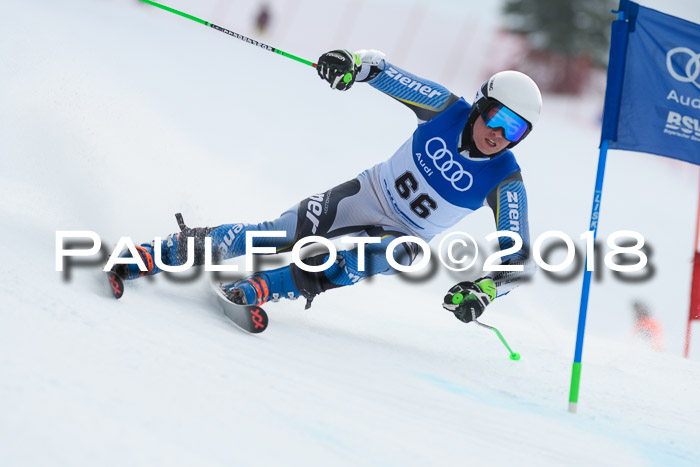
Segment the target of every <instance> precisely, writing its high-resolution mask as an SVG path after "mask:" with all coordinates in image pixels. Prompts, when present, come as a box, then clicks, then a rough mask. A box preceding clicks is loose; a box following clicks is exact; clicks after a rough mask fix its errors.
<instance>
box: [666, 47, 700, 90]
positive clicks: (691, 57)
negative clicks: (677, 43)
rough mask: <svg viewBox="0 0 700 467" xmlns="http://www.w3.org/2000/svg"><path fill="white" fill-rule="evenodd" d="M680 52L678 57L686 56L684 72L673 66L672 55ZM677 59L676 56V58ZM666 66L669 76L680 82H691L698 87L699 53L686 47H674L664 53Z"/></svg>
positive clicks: (699, 86) (699, 74) (699, 84)
mask: <svg viewBox="0 0 700 467" xmlns="http://www.w3.org/2000/svg"><path fill="white" fill-rule="evenodd" d="M678 54H681V56H680V57H679V58H684V57H685V56H687V57H688V62H687V63H686V64H685V69H683V71H684V72H685V74H682V73H678V71H676V69H675V68H674V67H673V63H672V60H673V57H674V56H676V55H678ZM677 59H678V58H677ZM666 68H667V69H668V72H669V74H670V75H671V76H673V77H674V78H675V79H676V80H678V81H680V82H682V83H693V84H694V85H695V87H696V88H698V89H700V82H699V80H698V77H700V53H695V52H694V51H693V50H691V49H689V48H688V47H676V48H674V49H671V50H669V51H668V53H667V54H666Z"/></svg>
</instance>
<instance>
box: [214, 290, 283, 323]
mask: <svg viewBox="0 0 700 467" xmlns="http://www.w3.org/2000/svg"><path fill="white" fill-rule="evenodd" d="M211 286H212V288H213V289H214V291H215V292H216V297H217V301H218V302H219V305H220V306H221V310H222V311H223V312H224V315H226V317H227V318H228V319H229V320H231V322H232V323H233V324H235V325H236V326H238V327H239V328H240V329H242V330H244V331H245V332H249V333H251V334H258V333H261V332H263V331H264V330H265V329H267V324H268V321H269V320H268V318H267V313H265V310H263V309H262V308H260V307H259V306H257V305H239V304H237V303H233V302H232V301H231V300H229V298H228V297H227V296H226V293H225V292H224V290H223V288H222V287H221V284H215V283H211Z"/></svg>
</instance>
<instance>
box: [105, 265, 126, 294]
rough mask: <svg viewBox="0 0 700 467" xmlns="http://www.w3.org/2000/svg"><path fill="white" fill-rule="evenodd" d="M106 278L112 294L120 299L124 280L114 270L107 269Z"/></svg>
mask: <svg viewBox="0 0 700 467" xmlns="http://www.w3.org/2000/svg"><path fill="white" fill-rule="evenodd" d="M107 279H108V280H109V287H110V288H111V290H112V295H113V296H114V298H116V299H120V298H121V297H122V295H124V281H123V280H122V278H121V277H119V274H117V273H116V272H114V271H107Z"/></svg>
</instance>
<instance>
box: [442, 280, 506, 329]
mask: <svg viewBox="0 0 700 467" xmlns="http://www.w3.org/2000/svg"><path fill="white" fill-rule="evenodd" d="M495 298H496V286H495V284H494V283H493V281H492V280H491V278H489V277H483V278H481V279H479V280H477V281H476V282H460V283H459V284H457V285H455V286H454V287H452V288H451V289H450V291H449V292H447V295H445V299H444V300H443V303H442V307H443V308H444V309H446V310H449V311H451V312H452V313H454V315H455V317H457V319H458V320H460V321H464V322H465V323H468V322H470V321H472V320H475V319H476V318H478V317H479V316H481V314H482V313H483V312H484V310H485V309H486V307H487V306H488V304H489V303H491V302H492V301H493V300H494V299H495Z"/></svg>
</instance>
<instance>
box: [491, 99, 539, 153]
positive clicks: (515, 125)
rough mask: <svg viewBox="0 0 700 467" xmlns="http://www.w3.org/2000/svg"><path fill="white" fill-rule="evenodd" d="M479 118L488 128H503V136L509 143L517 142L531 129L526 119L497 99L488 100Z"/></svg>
mask: <svg viewBox="0 0 700 467" xmlns="http://www.w3.org/2000/svg"><path fill="white" fill-rule="evenodd" d="M481 118H483V119H484V123H486V126H487V127H489V128H493V129H494V130H495V129H498V128H503V134H504V136H505V137H506V139H507V140H508V141H510V142H511V143H517V142H518V141H520V140H521V139H523V138H524V137H525V135H527V134H528V133H529V132H530V130H531V127H530V124H529V123H528V121H527V120H525V119H524V118H523V117H521V116H520V115H518V114H516V113H515V112H513V111H512V110H510V109H509V108H508V107H506V106H504V105H503V104H501V103H500V102H498V101H493V100H492V101H491V102H489V103H488V104H487V106H486V108H485V109H484V110H483V111H482V112H481Z"/></svg>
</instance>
